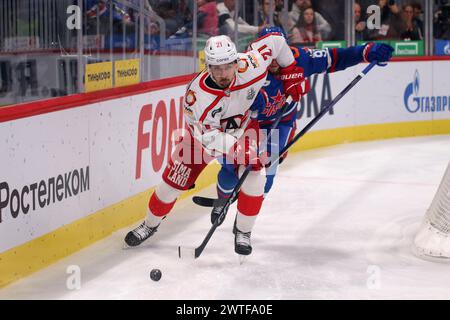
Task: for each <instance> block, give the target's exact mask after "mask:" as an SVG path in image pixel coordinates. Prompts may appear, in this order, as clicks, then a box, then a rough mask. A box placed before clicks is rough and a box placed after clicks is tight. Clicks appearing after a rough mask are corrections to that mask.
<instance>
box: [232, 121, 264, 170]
mask: <svg viewBox="0 0 450 320" xmlns="http://www.w3.org/2000/svg"><path fill="white" fill-rule="evenodd" d="M258 143H259V124H258V121H257V120H256V121H252V122H251V123H250V125H249V126H248V127H247V128H246V129H245V133H244V134H243V136H242V137H241V138H240V139H239V140H238V141H237V142H236V143H235V144H234V146H233V147H232V148H231V150H230V151H229V152H228V154H227V160H228V161H230V162H231V163H233V164H234V165H243V166H248V165H250V164H251V165H252V170H254V171H258V170H261V168H262V163H261V159H260V157H259V155H258Z"/></svg>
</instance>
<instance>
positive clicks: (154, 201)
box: [148, 192, 176, 217]
mask: <svg viewBox="0 0 450 320" xmlns="http://www.w3.org/2000/svg"><path fill="white" fill-rule="evenodd" d="M175 202H176V200H175V201H173V202H171V203H165V202H162V201H161V200H160V199H159V198H158V195H157V194H156V192H153V194H152V196H151V197H150V201H149V203H148V208H149V209H150V212H151V213H152V214H153V215H155V216H157V217H164V216H165V215H167V214H168V213H169V212H170V210H172V208H173V206H174V205H175Z"/></svg>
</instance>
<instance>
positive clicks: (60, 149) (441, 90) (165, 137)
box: [0, 61, 450, 253]
mask: <svg viewBox="0 0 450 320" xmlns="http://www.w3.org/2000/svg"><path fill="white" fill-rule="evenodd" d="M364 67H365V65H360V66H356V67H354V68H351V69H349V70H346V71H342V72H338V73H335V74H331V75H319V76H313V77H311V85H312V92H311V93H310V94H309V96H308V97H306V98H304V99H303V101H302V103H301V104H300V106H299V117H300V120H299V126H300V127H302V126H304V125H305V124H306V122H307V121H309V120H310V119H311V118H312V117H314V116H315V115H316V114H317V113H318V112H319V111H320V108H322V107H323V106H325V104H326V103H327V102H329V101H330V100H331V99H333V98H334V97H335V96H336V95H337V94H338V93H339V92H340V91H341V90H342V89H343V88H345V86H347V84H348V83H349V82H350V81H351V80H352V79H353V78H354V77H355V76H356V75H357V74H358V73H359V72H360V71H361V70H362V69H363V68H364ZM449 74H450V64H449V63H448V62H446V61H434V62H431V61H424V62H398V63H391V64H389V65H388V66H387V67H385V68H381V67H376V68H375V69H373V70H372V71H371V72H370V73H369V74H368V75H367V76H366V77H365V78H364V79H363V80H361V81H360V83H358V85H357V86H356V87H355V88H354V89H353V90H352V91H351V92H350V93H349V94H348V95H347V96H345V97H344V98H343V99H342V100H341V101H340V102H339V103H338V104H337V105H336V106H335V108H334V110H332V112H331V113H330V115H327V116H325V117H324V118H323V119H322V120H321V121H320V122H319V123H318V124H317V125H316V126H315V127H314V128H313V130H316V131H317V130H326V129H334V128H342V127H351V126H361V125H368V124H384V123H398V122H410V121H422V120H432V119H450V86H449V85H448V75H449ZM184 91H185V85H180V86H176V87H172V88H167V89H161V90H157V91H152V92H149V93H145V94H139V95H134V96H129V97H125V98H120V99H114V100H106V101H104V102H98V103H93V104H90V105H86V106H81V107H76V108H71V109H66V110H62V111H58V112H51V113H46V114H42V115H38V116H32V117H27V118H23V119H18V120H13V121H8V122H2V123H0V154H1V157H0V253H1V252H4V251H6V250H8V249H11V248H13V247H15V246H18V245H20V244H23V243H25V242H27V241H30V240H32V239H34V238H37V237H39V236H41V235H44V234H46V233H49V232H51V231H53V230H56V229H58V228H60V227H62V226H64V225H66V224H69V223H71V222H74V221H76V220H78V219H80V218H83V217H86V216H88V215H90V214H92V213H95V212H97V211H99V210H101V209H103V208H105V207H108V206H110V205H113V204H116V203H118V202H120V201H122V200H125V199H127V198H129V197H131V196H133V195H136V194H137V193H139V192H142V191H145V190H147V189H149V188H151V187H153V186H155V185H156V184H157V183H158V182H159V181H160V179H161V173H162V170H163V169H164V165H165V164H166V162H167V159H168V155H169V154H170V153H171V147H169V145H170V146H172V145H171V144H169V137H170V135H171V133H172V132H173V131H174V130H176V129H178V128H181V127H183V126H184V121H183V112H182V99H183V95H184Z"/></svg>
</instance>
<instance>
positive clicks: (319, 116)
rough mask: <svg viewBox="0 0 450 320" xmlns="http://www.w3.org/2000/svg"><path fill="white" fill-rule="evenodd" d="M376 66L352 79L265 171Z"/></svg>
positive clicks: (374, 63)
mask: <svg viewBox="0 0 450 320" xmlns="http://www.w3.org/2000/svg"><path fill="white" fill-rule="evenodd" d="M376 64H377V62H376V61H372V62H371V63H370V64H369V65H368V66H367V67H365V68H364V70H363V71H362V72H361V73H360V74H358V76H357V77H356V78H355V79H353V81H352V82H350V83H349V84H348V86H346V87H345V88H344V90H342V91H341V92H340V93H339V94H338V95H337V96H336V97H335V98H334V99H333V100H332V101H331V102H330V103H329V104H328V105H327V106H326V107H325V108H323V109H322V110H321V111H320V112H319V114H318V115H317V116H315V117H314V119H312V120H311V121H310V122H309V123H308V124H307V125H306V126H305V127H304V128H303V129H302V130H301V131H300V132H299V133H297V134H296V135H295V136H294V138H292V140H291V141H289V143H287V144H286V145H285V146H284V148H283V149H281V151H280V152H279V153H278V154H277V155H275V156H274V157H273V158H271V159H270V162H269V164H270V166H268V167H266V169H267V170H268V169H270V168H271V167H272V166H273V165H274V164H275V163H276V162H278V161H279V160H280V158H281V157H282V156H283V155H284V154H285V153H286V152H287V151H288V150H289V148H291V147H292V146H293V145H294V144H295V143H296V142H297V141H298V140H299V139H300V138H301V137H303V136H304V135H305V134H306V133H307V132H308V131H309V130H310V129H311V128H312V127H313V126H314V125H315V124H316V123H317V122H318V121H319V120H320V119H321V118H322V117H323V116H324V115H325V114H326V113H327V112H328V111H329V110H330V109H331V108H332V107H333V106H334V105H335V104H336V103H337V102H338V101H339V100H341V99H342V97H343V96H345V95H346V94H347V92H349V91H350V89H352V88H353V87H354V86H355V85H356V84H357V83H358V82H359V81H360V80H361V79H362V78H364V76H365V75H366V74H367V73H368V72H369V71H370V70H372V68H373V67H374V66H375V65H376Z"/></svg>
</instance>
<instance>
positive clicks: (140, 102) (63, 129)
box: [0, 85, 185, 253]
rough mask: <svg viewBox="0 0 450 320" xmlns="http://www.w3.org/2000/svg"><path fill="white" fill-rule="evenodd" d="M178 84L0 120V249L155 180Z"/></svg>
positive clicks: (175, 115)
mask: <svg viewBox="0 0 450 320" xmlns="http://www.w3.org/2000/svg"><path fill="white" fill-rule="evenodd" d="M184 88H185V86H184V85H183V86H178V87H174V88H169V89H163V90H158V91H154V92H150V93H146V94H140V95H137V96H130V97H126V98H121V99H115V100H109V101H105V102H102V103H95V104H91V105H87V106H83V107H79V108H73V109H67V110H64V111H59V112H53V113H47V114H43V115H39V116H34V117H29V118H24V119H19V120H14V121H10V122H3V123H0V137H2V139H1V142H0V150H1V154H2V156H1V157H0V172H1V174H0V253H1V252H4V251H6V250H8V249H10V248H12V247H15V246H18V245H20V244H22V243H25V242H27V241H30V240H32V239H34V238H36V237H39V236H41V235H44V234H46V233H48V232H51V231H53V230H55V229H58V228H60V227H61V226H63V225H65V224H68V223H71V222H73V221H75V220H78V219H80V218H83V217H85V216H88V215H89V214H92V213H94V212H96V211H98V210H100V209H103V208H105V207H107V206H110V205H112V204H115V203H117V202H120V201H121V200H124V199H126V198H128V197H131V196H133V195H136V194H137V193H139V192H142V191H145V190H147V189H149V188H151V187H153V186H155V185H156V184H157V183H158V182H159V181H160V178H161V173H162V170H163V169H164V165H165V163H166V162H167V159H168V154H169V152H171V150H170V148H169V147H168V141H169V130H170V132H173V130H176V129H177V128H180V127H182V126H183V125H184V124H183V123H184V122H183V117H182V112H181V113H180V110H181V109H180V108H181V101H182V97H183V94H184Z"/></svg>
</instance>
